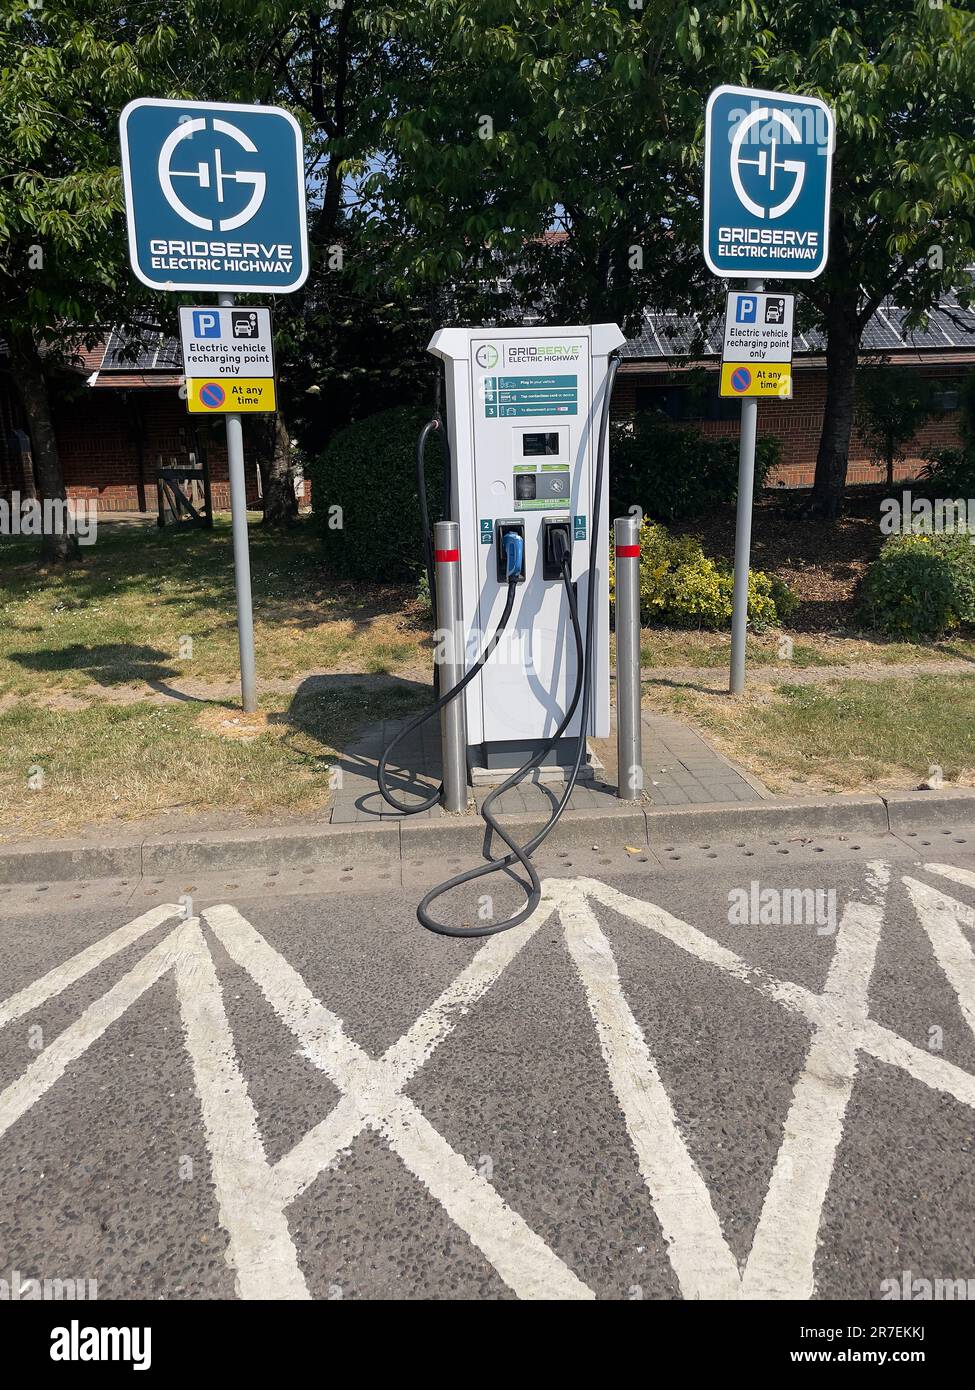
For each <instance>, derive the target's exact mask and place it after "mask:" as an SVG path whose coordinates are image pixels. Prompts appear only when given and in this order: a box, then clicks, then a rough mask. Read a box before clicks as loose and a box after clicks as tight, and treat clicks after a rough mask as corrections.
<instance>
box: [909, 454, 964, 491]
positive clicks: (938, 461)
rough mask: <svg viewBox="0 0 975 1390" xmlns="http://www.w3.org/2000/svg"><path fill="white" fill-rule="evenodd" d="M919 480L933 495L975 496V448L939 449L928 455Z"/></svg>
mask: <svg viewBox="0 0 975 1390" xmlns="http://www.w3.org/2000/svg"><path fill="white" fill-rule="evenodd" d="M918 482H920V483H923V484H924V491H925V492H926V493H930V494H931V496H932V497H952V498H964V499H965V500H966V501H967V500H968V498H970V497H975V448H967V449H947V448H946V449H939V450H937V451H936V452H932V453H930V454H929V455H928V457H927V462H926V463H925V465H924V467H923V468H922V469H921V471H920V473H919V474H918Z"/></svg>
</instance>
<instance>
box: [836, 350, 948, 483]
mask: <svg viewBox="0 0 975 1390" xmlns="http://www.w3.org/2000/svg"><path fill="white" fill-rule="evenodd" d="M936 409H937V404H936V397H935V391H934V385H933V383H932V382H931V380H930V379H929V378H928V377H924V376H922V375H921V374H920V373H919V372H917V371H912V370H910V369H909V368H906V367H891V366H887V365H883V364H875V365H873V366H871V367H868V368H866V369H863V368H861V374H860V390H859V401H858V405H857V416H856V425H857V431H858V433H859V435H860V437H861V439H862V440H863V442H864V443H865V444H866V446H867V448H868V449H869V450H870V452H871V453H872V455H873V457H874V458H875V459H876V460H877V462H878V463H880V464H883V465H884V467H885V468H886V470H887V486H888V488H892V487H893V486H894V467H895V465H896V464H897V463H899V462H900V460H901V459H902V458H903V457H904V452H905V450H906V448H907V445H908V444H910V442H911V440H912V439H913V438H914V436H915V435H916V434H917V432H918V430H919V429H920V428H921V426H922V425H923V424H924V422H925V421H926V420H928V419H930V417H931V416H932V415H933V414H934V412H935V410H936Z"/></svg>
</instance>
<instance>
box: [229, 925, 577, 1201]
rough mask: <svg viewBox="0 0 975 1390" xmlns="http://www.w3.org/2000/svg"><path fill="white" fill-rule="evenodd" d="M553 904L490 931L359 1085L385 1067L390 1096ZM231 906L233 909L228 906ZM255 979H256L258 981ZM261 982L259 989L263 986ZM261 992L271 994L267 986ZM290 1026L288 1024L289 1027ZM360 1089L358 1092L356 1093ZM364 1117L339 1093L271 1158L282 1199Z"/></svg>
mask: <svg viewBox="0 0 975 1390" xmlns="http://www.w3.org/2000/svg"><path fill="white" fill-rule="evenodd" d="M554 906H555V904H554V902H551V901H545V900H543V902H542V905H541V907H540V908H539V910H538V912H536V913H535V915H534V916H533V917H532V918H531V919H530V920H529V921H527V922H523V923H522V925H521V926H520V927H516V928H515V929H514V930H513V931H509V932H502V933H501V934H500V935H498V936H492V937H489V938H488V939H487V941H486V942H485V944H484V945H483V946H482V947H481V949H480V950H479V951H478V952H477V955H476V956H474V957H473V959H472V960H471V961H470V962H469V964H468V965H467V966H466V967H465V968H464V969H463V970H462V971H461V973H460V974H459V975H458V976H457V978H456V979H455V980H454V981H453V982H452V983H451V984H449V985H448V986H447V988H446V989H445V990H444V991H443V993H442V994H441V995H440V997H439V998H438V999H435V1000H434V1002H433V1003H432V1004H431V1005H430V1007H429V1008H428V1009H426V1010H425V1011H424V1012H423V1013H422V1014H421V1015H420V1017H419V1018H418V1019H417V1020H416V1022H415V1023H414V1024H413V1026H412V1028H410V1029H409V1031H408V1032H407V1033H406V1034H405V1035H404V1036H403V1037H402V1038H400V1040H399V1041H398V1042H396V1043H394V1044H393V1045H392V1047H390V1048H389V1049H388V1050H387V1051H386V1052H385V1054H384V1055H383V1056H382V1057H381V1058H380V1059H379V1060H378V1061H377V1062H373V1061H372V1060H371V1059H370V1058H368V1057H366V1056H365V1054H362V1056H363V1058H364V1059H365V1066H366V1068H367V1070H368V1074H369V1075H368V1080H367V1081H366V1082H365V1083H364V1091H365V1090H372V1089H375V1078H376V1077H377V1076H380V1075H382V1074H383V1073H385V1085H384V1092H383V1094H384V1096H385V1098H386V1099H387V1100H389V1101H392V1099H393V1098H394V1097H395V1096H396V1094H397V1093H398V1092H399V1091H400V1090H402V1089H403V1088H404V1087H405V1086H406V1085H407V1083H408V1082H409V1081H410V1080H411V1078H412V1077H413V1076H415V1075H416V1073H417V1072H418V1071H419V1069H420V1067H421V1066H423V1064H424V1063H425V1062H426V1061H427V1060H428V1059H429V1058H430V1057H431V1056H432V1055H433V1053H434V1051H435V1050H436V1048H437V1047H439V1046H440V1044H441V1043H442V1042H443V1041H444V1039H445V1038H448V1037H449V1036H450V1034H451V1033H452V1032H453V1030H454V1027H455V1026H456V1022H457V1017H458V1015H459V1014H462V1013H464V1012H465V1011H466V1010H467V1009H469V1008H470V1007H471V1006H472V1005H473V1004H475V1003H476V1002H477V1000H478V999H480V998H481V997H482V995H484V993H485V992H486V991H487V990H488V989H489V988H490V987H491V985H492V984H494V982H495V980H497V979H498V977H499V976H500V975H501V974H502V972H503V971H504V970H505V969H506V968H507V966H508V965H509V964H510V963H511V961H513V960H514V958H515V956H516V955H517V954H518V952H519V951H521V950H522V948H523V947H524V946H525V945H526V944H527V943H528V942H529V941H530V940H531V938H532V937H533V936H534V935H535V933H536V932H537V931H538V929H539V927H541V926H543V925H544V923H545V922H546V921H548V918H549V917H550V916H551V914H552V911H553V909H554ZM230 911H231V912H232V911H233V909H230ZM204 915H205V916H206V918H207V920H208V921H209V920H210V916H211V914H210V913H206V914H204ZM216 920H217V924H218V925H217V927H216V928H215V930H217V934H218V935H219V934H220V929H219V923H220V922H221V918H220V917H218V918H217V919H216ZM226 920H227V923H228V926H229V927H230V929H232V928H233V925H234V919H233V918H227V919H226ZM221 939H222V938H221ZM244 968H245V969H247V970H248V971H251V970H252V969H254V968H256V967H255V966H254V964H253V962H250V963H248V964H247V965H245V967H244ZM258 983H260V982H259V981H258ZM261 988H262V989H263V986H261ZM265 998H267V999H269V998H270V997H269V995H268V994H267V993H266V992H265ZM282 1006H283V1007H287V1002H286V1001H282ZM320 1007H321V1006H320ZM323 1013H327V1011H326V1010H323ZM288 1026H289V1027H291V1024H290V1023H289V1025H288ZM329 1027H330V1028H332V1029H337V1030H341V1028H342V1024H341V1020H339V1019H337V1018H336V1017H335V1015H334V1014H333V1015H330V1016H329ZM295 1031H296V1030H295V1029H294V1028H293V1027H292V1032H295ZM353 1046H354V1044H352V1043H349V1047H350V1048H351V1047H353ZM303 1051H304V1055H305V1056H307V1057H309V1060H311V1061H312V1062H313V1063H314V1065H315V1066H317V1067H319V1069H320V1070H327V1068H326V1067H324V1066H323V1065H322V1060H321V1059H319V1058H318V1056H317V1055H312V1054H311V1053H309V1052H308V1051H307V1050H306V1049H303ZM329 1075H331V1073H329ZM333 1079H334V1078H333ZM363 1093H364V1092H361V1093H360V1097H361V1094H363ZM365 1123H366V1120H365V1118H363V1110H362V1107H361V1106H360V1105H358V1104H356V1103H355V1102H353V1101H352V1100H351V1099H350V1098H349V1097H348V1096H346V1097H344V1098H343V1100H342V1101H341V1102H340V1103H339V1104H338V1105H337V1106H336V1107H335V1109H334V1110H333V1111H332V1112H331V1114H330V1115H328V1116H327V1117H326V1118H325V1119H324V1120H322V1121H321V1123H320V1124H318V1125H316V1126H315V1127H314V1128H313V1129H311V1130H309V1131H308V1133H307V1134H306V1135H305V1136H304V1137H303V1138H302V1139H300V1140H299V1141H298V1143H297V1144H296V1145H295V1146H294V1148H293V1149H291V1150H290V1151H289V1152H288V1153H286V1154H284V1155H283V1156H282V1157H281V1158H280V1159H279V1160H278V1162H277V1163H276V1164H275V1167H274V1172H275V1178H276V1181H277V1183H278V1191H279V1192H280V1194H281V1197H282V1200H283V1201H285V1202H290V1201H293V1200H294V1199H295V1197H297V1196H299V1195H300V1194H301V1193H302V1192H304V1191H305V1190H306V1188H308V1187H310V1186H311V1184H312V1183H313V1182H314V1181H315V1179H316V1178H317V1177H318V1175H319V1173H320V1172H322V1170H323V1169H325V1168H327V1167H328V1166H329V1165H330V1164H331V1163H333V1162H334V1161H335V1160H336V1158H337V1157H338V1155H339V1154H340V1153H341V1152H342V1151H343V1150H344V1149H347V1148H348V1147H349V1146H350V1145H351V1144H352V1142H353V1140H354V1139H355V1138H356V1136H357V1135H358V1134H359V1133H360V1131H361V1130H362V1128H363V1127H364V1124H365Z"/></svg>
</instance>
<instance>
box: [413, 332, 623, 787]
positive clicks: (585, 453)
mask: <svg viewBox="0 0 975 1390" xmlns="http://www.w3.org/2000/svg"><path fill="white" fill-rule="evenodd" d="M624 341H625V339H624V336H623V334H622V333H621V332H620V330H619V328H618V327H617V326H616V324H612V323H602V324H589V325H578V326H572V327H564V328H549V327H533V328H442V329H440V331H439V332H437V333H436V334H434V336H433V338H432V340H431V342H430V345H429V351H430V352H432V353H433V354H434V355H435V356H437V357H439V358H441V359H442V360H443V362H444V363H445V372H446V420H447V434H448V440H449V443H450V455H451V517H450V519H451V520H453V521H456V522H458V523H459V527H460V545H461V555H460V567H461V586H462V594H463V624H464V633H465V639H466V642H467V659H468V665H470V664H471V663H472V662H473V661H474V660H475V659H476V657H477V654H478V653H479V652H480V650H481V648H482V647H483V645H484V643H485V641H487V640H488V639H489V638H490V636H491V634H492V633H493V632H494V630H495V628H496V627H497V624H498V620H499V618H500V617H501V613H502V610H503V608H504V604H505V599H506V596H507V591H508V585H507V582H506V580H505V574H504V569H503V559H502V547H501V543H500V538H501V536H502V535H503V534H504V532H505V531H506V530H507V529H511V528H515V529H517V530H520V532H521V534H522V535H523V536H524V554H525V560H524V582H523V583H520V584H519V585H518V589H517V593H516V598H515V605H514V609H513V612H512V615H511V619H510V621H509V625H508V629H507V631H506V633H505V637H504V639H503V640H502V643H501V645H500V646H499V648H498V649H497V651H496V652H495V653H494V654H493V655H492V656H491V659H490V660H489V661H488V663H487V664H486V665H485V667H484V669H483V670H482V672H481V674H480V676H479V678H478V679H476V680H474V681H472V682H471V684H470V685H469V686H468V687H467V690H466V692H465V696H466V702H467V704H466V715H467V738H468V745H469V746H468V761H469V764H470V765H471V766H472V767H484V768H497V769H502V768H513V767H516V766H518V765H519V764H520V763H521V762H522V761H524V759H525V757H526V756H531V754H532V752H533V751H534V749H535V748H536V747H537V746H538V744H539V743H541V742H542V741H544V740H545V739H546V738H548V737H550V736H551V735H552V734H553V733H554V732H555V730H556V728H557V727H558V725H559V723H560V721H561V719H562V717H563V714H564V712H565V710H566V708H567V705H568V703H569V701H570V700H571V698H572V692H573V689H574V686H575V680H576V672H577V661H578V656H577V652H576V644H575V641H574V638H573V632H572V624H571V617H570V609H569V604H568V599H567V596H566V593H565V587H564V583H563V581H562V578H561V576H560V574H559V571H558V566H557V565H553V563H552V556H551V553H550V547H551V534H552V527H553V526H560V527H565V528H567V539H568V540H569V541H570V543H571V559H572V566H571V568H572V580H573V583H574V584H575V585H576V593H577V595H578V607H579V614H580V618H581V621H582V630H583V633H585V631H586V628H587V625H588V624H590V623H593V624H595V631H594V649H593V670H592V672H591V681H592V689H591V700H590V710H589V724H588V728H587V729H585V730H583V729H581V728H580V711H578V710H577V712H576V715H575V718H574V720H573V723H572V724H570V725H569V727H568V729H567V730H566V734H565V737H564V738H563V739H562V740H561V746H560V747H558V748H556V749H555V750H553V753H552V755H551V757H550V759H548V761H550V762H551V763H554V764H562V765H566V764H570V763H571V762H572V759H573V756H574V753H575V750H576V749H577V747H578V740H579V738H580V737H583V738H586V737H593V738H606V737H607V736H608V735H609V729H610V703H609V533H610V528H611V525H612V518H611V517H610V515H609V463H608V460H606V461H605V462H604V468H603V479H602V500H601V506H600V519H599V531H598V535H597V545H596V571H597V573H596V576H595V584H594V582H593V580H594V576H593V575H591V574H590V572H589V559H590V540H591V535H592V517H593V501H594V495H593V489H594V487H595V473H596V449H597V444H598V437H599V423H600V415H601V412H602V408H603V400H604V395H605V386H606V373H607V359H608V358H609V356H610V354H611V353H613V352H614V351H615V350H616V349H618V348H619V347H621V346H622V345H623V343H624ZM607 450H608V443H607ZM594 589H595V595H596V597H595V602H593V601H592V593H593V590H594Z"/></svg>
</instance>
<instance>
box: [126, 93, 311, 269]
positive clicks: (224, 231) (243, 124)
mask: <svg viewBox="0 0 975 1390" xmlns="http://www.w3.org/2000/svg"><path fill="white" fill-rule="evenodd" d="M119 128H120V137H121V145H122V171H123V177H124V182H125V202H126V212H127V215H128V227H129V256H130V259H131V262H132V268H133V270H134V271H135V273H136V275H137V276H138V278H139V279H140V280H141V281H142V282H143V284H145V285H149V286H150V288H152V289H157V290H229V291H234V290H240V291H244V290H247V291H261V292H270V293H278V294H282V293H287V292H288V291H290V290H296V289H298V288H299V287H300V286H301V285H302V284H303V283H304V280H305V277H306V276H307V274H308V237H307V230H306V224H305V174H304V159H303V154H302V140H301V130H300V127H299V126H298V123H297V122H296V121H295V119H294V117H293V116H292V115H291V114H290V112H287V111H282V110H281V109H280V108H278V107H273V106H239V105H227V104H225V103H221V102H178V101H163V100H155V99H151V98H149V99H141V100H139V101H133V102H130V104H129V105H128V106H127V107H126V108H125V110H124V111H123V112H122V116H121V120H120V127H119Z"/></svg>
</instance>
